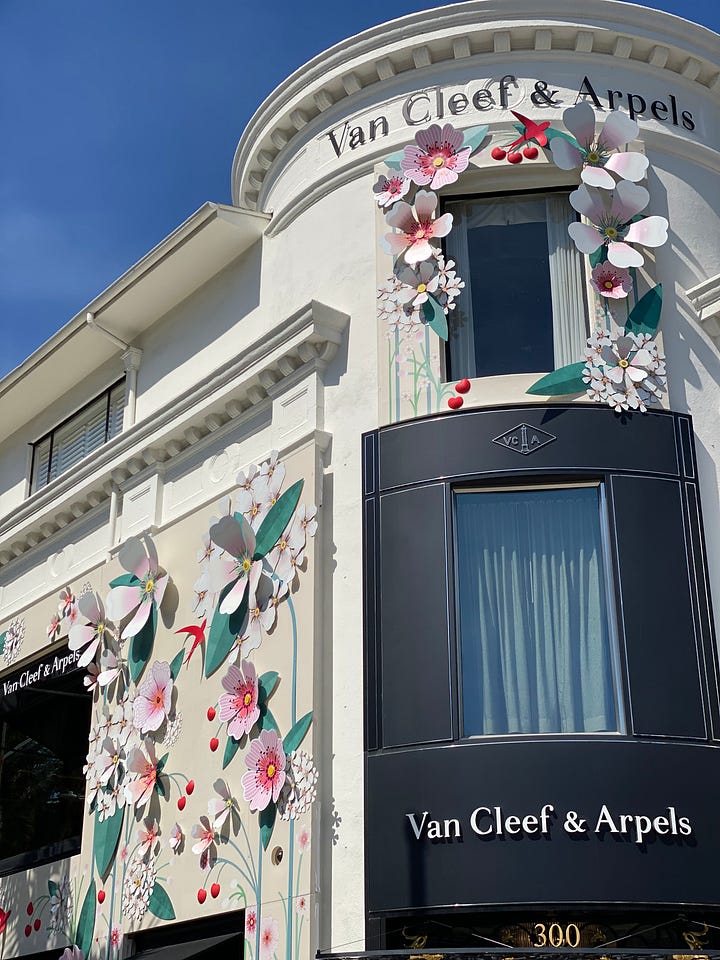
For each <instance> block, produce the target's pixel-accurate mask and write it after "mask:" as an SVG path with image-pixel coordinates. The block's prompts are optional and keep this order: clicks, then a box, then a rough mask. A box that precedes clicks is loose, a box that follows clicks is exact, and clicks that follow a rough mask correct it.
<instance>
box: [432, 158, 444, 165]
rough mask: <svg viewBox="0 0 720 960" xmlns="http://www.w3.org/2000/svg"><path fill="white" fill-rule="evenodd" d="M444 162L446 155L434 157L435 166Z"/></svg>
mask: <svg viewBox="0 0 720 960" xmlns="http://www.w3.org/2000/svg"><path fill="white" fill-rule="evenodd" d="M444 163H445V157H434V158H433V166H434V167H442V166H443V164H444Z"/></svg>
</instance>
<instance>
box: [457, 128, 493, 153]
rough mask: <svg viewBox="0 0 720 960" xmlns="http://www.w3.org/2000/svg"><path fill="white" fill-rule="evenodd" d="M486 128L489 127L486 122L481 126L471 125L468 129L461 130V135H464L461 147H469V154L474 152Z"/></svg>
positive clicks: (484, 134) (483, 137) (480, 142)
mask: <svg viewBox="0 0 720 960" xmlns="http://www.w3.org/2000/svg"><path fill="white" fill-rule="evenodd" d="M488 130H489V127H488V125H487V124H485V125H484V126H482V127H471V128H470V129H469V130H465V131H463V135H464V140H463V148H464V147H470V155H471V156H472V154H473V153H475V151H476V150H478V149H479V147H480V145H481V144H482V142H483V140H484V139H485V137H486V136H487V132H488Z"/></svg>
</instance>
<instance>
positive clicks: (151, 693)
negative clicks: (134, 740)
mask: <svg viewBox="0 0 720 960" xmlns="http://www.w3.org/2000/svg"><path fill="white" fill-rule="evenodd" d="M172 692H173V679H172V674H171V672H170V664H169V663H165V662H164V661H157V660H156V661H155V663H154V664H153V665H152V671H151V676H150V677H148V678H147V680H146V681H145V682H144V683H143V684H142V685H141V686H140V688H139V689H138V692H137V696H136V697H135V700H134V701H133V723H134V724H135V726H136V727H137V729H138V730H139V731H140V733H149V732H150V731H152V730H157V729H158V728H159V727H160V726H162V723H163V721H164V720H165V718H166V716H167V715H168V713H169V712H170V706H171V704H172Z"/></svg>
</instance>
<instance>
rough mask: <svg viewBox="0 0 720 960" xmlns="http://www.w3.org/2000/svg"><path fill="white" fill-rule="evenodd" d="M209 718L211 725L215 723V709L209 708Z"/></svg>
mask: <svg viewBox="0 0 720 960" xmlns="http://www.w3.org/2000/svg"><path fill="white" fill-rule="evenodd" d="M207 718H208V720H209V721H210V723H212V722H213V720H214V719H215V707H208V708H207Z"/></svg>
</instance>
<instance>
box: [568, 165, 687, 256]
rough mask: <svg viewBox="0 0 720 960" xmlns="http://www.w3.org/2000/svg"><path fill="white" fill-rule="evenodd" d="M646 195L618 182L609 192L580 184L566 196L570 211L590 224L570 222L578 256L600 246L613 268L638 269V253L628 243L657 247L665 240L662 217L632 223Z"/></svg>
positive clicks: (625, 182)
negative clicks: (578, 214)
mask: <svg viewBox="0 0 720 960" xmlns="http://www.w3.org/2000/svg"><path fill="white" fill-rule="evenodd" d="M649 199H650V195H649V193H648V192H647V190H646V189H645V188H644V187H639V186H637V184H634V183H630V182H628V181H627V180H621V181H620V183H618V184H617V186H616V187H615V190H613V192H612V193H606V192H605V191H602V190H598V189H596V188H595V187H586V186H585V184H582V185H581V186H580V187H578V189H577V190H575V191H573V193H571V194H570V203H571V204H572V206H573V208H574V209H575V210H577V212H578V213H581V214H582V215H583V216H584V217H587V218H588V220H590V221H591V223H590V224H587V223H577V222H575V223H571V224H570V226H569V227H568V233H569V234H570V236H571V237H572V238H573V240H574V241H575V246H576V247H577V248H578V250H579V251H580V252H581V253H595V251H596V250H598V249H599V248H600V247H601V246H603V244H604V245H605V246H606V247H607V257H608V260H609V261H610V263H612V264H613V265H614V266H616V267H641V266H642V265H643V263H644V262H645V260H644V258H643V256H642V254H641V253H638V251H637V250H634V249H633V248H632V247H631V246H630V244H631V243H640V244H642V245H644V246H646V247H660V246H662V244H663V243H665V241H666V240H667V228H668V222H667V220H666V219H665V217H645V218H643V219H641V220H637V221H635V222H634V223H633V222H632V220H633V217H635V216H636V215H637V214H638V213H639V212H640V211H641V210H644V208H645V207H646V206H647V204H648V201H649Z"/></svg>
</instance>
